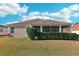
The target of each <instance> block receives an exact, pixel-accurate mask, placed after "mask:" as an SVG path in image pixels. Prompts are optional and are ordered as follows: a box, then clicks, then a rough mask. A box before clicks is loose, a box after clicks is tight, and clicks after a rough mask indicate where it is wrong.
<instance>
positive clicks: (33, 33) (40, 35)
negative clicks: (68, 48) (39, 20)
mask: <svg viewBox="0 0 79 59" xmlns="http://www.w3.org/2000/svg"><path fill="white" fill-rule="evenodd" d="M27 34H28V37H29V38H30V39H39V40H41V39H44V40H48V39H52V40H53V39H58V40H78V35H77V34H75V33H60V32H57V33H56V32H38V31H37V30H36V29H35V28H32V27H28V28H27Z"/></svg>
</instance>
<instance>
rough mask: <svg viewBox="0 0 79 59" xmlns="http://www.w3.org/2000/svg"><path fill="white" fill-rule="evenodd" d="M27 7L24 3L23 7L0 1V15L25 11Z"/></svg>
mask: <svg viewBox="0 0 79 59" xmlns="http://www.w3.org/2000/svg"><path fill="white" fill-rule="evenodd" d="M27 10H28V7H27V6H25V5H24V7H20V5H19V4H17V3H12V4H11V3H0V17H3V16H6V15H10V14H12V15H15V14H18V15H19V13H25V12H27Z"/></svg>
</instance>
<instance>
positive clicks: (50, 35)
mask: <svg viewBox="0 0 79 59" xmlns="http://www.w3.org/2000/svg"><path fill="white" fill-rule="evenodd" d="M38 38H39V39H60V40H77V39H78V35H77V34H75V33H59V32H58V33H54V32H48V33H46V32H45V33H43V32H40V35H39V37H38Z"/></svg>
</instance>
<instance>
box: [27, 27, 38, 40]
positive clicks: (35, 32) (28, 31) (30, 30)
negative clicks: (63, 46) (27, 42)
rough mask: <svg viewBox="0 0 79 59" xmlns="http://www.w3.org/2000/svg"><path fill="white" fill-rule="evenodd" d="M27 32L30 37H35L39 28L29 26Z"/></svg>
mask: <svg viewBox="0 0 79 59" xmlns="http://www.w3.org/2000/svg"><path fill="white" fill-rule="evenodd" d="M27 34H28V37H29V38H30V39H35V37H38V32H37V30H36V29H35V28H32V27H27Z"/></svg>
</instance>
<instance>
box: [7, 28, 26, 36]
mask: <svg viewBox="0 0 79 59" xmlns="http://www.w3.org/2000/svg"><path fill="white" fill-rule="evenodd" d="M8 30H9V31H8V32H9V33H10V27H9V28H8ZM11 35H13V37H17V38H25V37H27V33H26V27H14V33H11Z"/></svg>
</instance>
